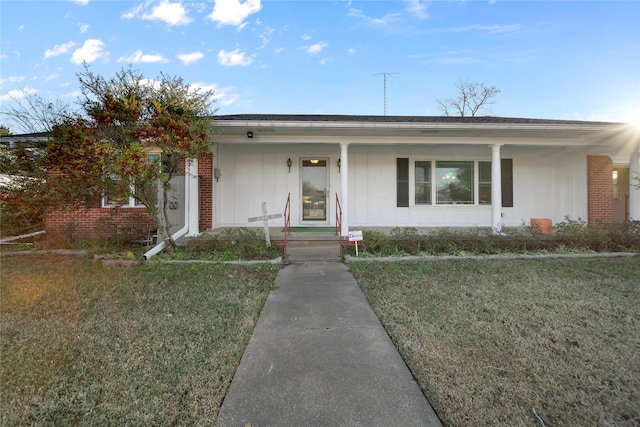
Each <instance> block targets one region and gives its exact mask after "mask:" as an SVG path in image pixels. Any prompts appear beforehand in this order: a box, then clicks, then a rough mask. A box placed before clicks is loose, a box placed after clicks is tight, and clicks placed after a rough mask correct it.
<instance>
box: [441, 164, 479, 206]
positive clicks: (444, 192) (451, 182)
mask: <svg viewBox="0 0 640 427" xmlns="http://www.w3.org/2000/svg"><path fill="white" fill-rule="evenodd" d="M474 187H475V184H474V179H473V162H458V161H455V162H454V161H437V162H436V204H438V205H450V204H456V205H457V204H462V205H472V204H473V203H474Z"/></svg>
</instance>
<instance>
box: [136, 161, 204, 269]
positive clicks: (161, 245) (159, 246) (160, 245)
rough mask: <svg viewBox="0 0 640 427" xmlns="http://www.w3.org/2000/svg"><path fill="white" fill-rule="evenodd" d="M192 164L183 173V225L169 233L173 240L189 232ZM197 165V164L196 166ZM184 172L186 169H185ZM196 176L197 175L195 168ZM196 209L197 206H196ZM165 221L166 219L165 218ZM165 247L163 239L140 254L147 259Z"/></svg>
mask: <svg viewBox="0 0 640 427" xmlns="http://www.w3.org/2000/svg"><path fill="white" fill-rule="evenodd" d="M192 166H193V163H191V164H190V165H189V168H188V169H189V171H188V172H187V173H186V174H185V180H184V193H185V196H184V198H185V201H184V227H182V228H181V229H180V230H178V231H176V232H175V233H173V234H172V235H171V238H172V239H173V240H178V239H179V238H180V237H182V236H184V235H185V234H187V233H188V232H189V215H190V214H191V212H190V204H191V203H189V202H190V200H191V179H190V176H192V175H191V173H192V172H193V171H191V169H192ZM196 167H197V166H196ZM185 172H186V171H185ZM196 176H197V170H196ZM196 209H197V208H196ZM165 221H166V219H165ZM165 247H166V244H165V243H164V241H162V242H160V243H158V244H157V245H155V246H154V247H153V248H151V249H149V250H148V251H147V252H145V253H144V255H142V257H143V259H144V260H145V261H147V260H148V259H149V258H151V257H152V256H154V255H157V254H158V253H160V251H162V250H163V249H164V248H165Z"/></svg>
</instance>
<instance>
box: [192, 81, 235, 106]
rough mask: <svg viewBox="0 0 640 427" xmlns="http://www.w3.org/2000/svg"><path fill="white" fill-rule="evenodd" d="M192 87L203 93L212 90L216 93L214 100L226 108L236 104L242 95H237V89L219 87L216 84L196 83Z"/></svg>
mask: <svg viewBox="0 0 640 427" xmlns="http://www.w3.org/2000/svg"><path fill="white" fill-rule="evenodd" d="M191 86H192V87H193V88H195V89H199V90H200V91H202V92H206V91H208V90H212V91H213V92H214V96H213V98H214V99H215V100H216V102H217V103H219V104H220V105H222V106H225V107H226V106H229V105H232V104H234V103H235V102H236V101H237V100H238V99H239V98H240V95H239V94H237V93H235V88H234V87H233V86H227V87H218V85H217V84H215V83H214V84H205V83H200V82H198V83H194V84H192V85H191Z"/></svg>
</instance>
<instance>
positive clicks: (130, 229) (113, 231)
mask: <svg viewBox="0 0 640 427" xmlns="http://www.w3.org/2000/svg"><path fill="white" fill-rule="evenodd" d="M99 203H100V202H98V205H97V206H94V207H85V206H83V205H80V204H78V205H75V206H67V207H64V208H58V209H54V210H51V211H49V212H48V213H47V215H46V218H45V229H46V230H47V238H49V239H64V240H75V239H78V238H80V239H108V238H118V239H120V240H122V241H132V240H143V239H147V238H149V237H150V235H151V230H155V229H156V228H157V227H156V225H155V222H154V220H153V218H151V216H149V214H148V213H147V209H146V208H121V207H116V208H103V207H100V206H99Z"/></svg>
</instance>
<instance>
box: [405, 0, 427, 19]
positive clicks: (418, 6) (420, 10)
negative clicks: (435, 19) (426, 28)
mask: <svg viewBox="0 0 640 427" xmlns="http://www.w3.org/2000/svg"><path fill="white" fill-rule="evenodd" d="M407 1H408V3H409V6H408V7H407V10H408V11H409V13H411V14H412V15H413V16H415V17H417V18H420V19H427V18H428V17H429V15H428V14H427V5H426V4H425V3H423V2H422V1H421V0H407Z"/></svg>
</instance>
